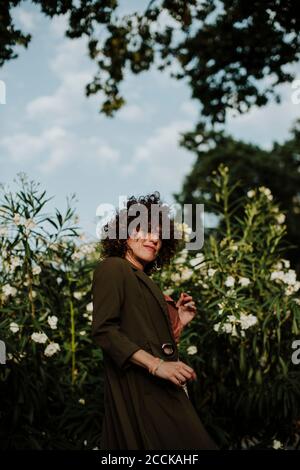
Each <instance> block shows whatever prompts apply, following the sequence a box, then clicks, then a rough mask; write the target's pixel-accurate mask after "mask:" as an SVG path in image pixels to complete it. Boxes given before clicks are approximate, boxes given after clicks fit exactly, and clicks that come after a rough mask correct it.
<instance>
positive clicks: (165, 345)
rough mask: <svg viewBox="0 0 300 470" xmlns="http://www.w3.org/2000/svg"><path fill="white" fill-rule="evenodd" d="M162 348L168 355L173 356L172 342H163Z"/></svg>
mask: <svg viewBox="0 0 300 470" xmlns="http://www.w3.org/2000/svg"><path fill="white" fill-rule="evenodd" d="M161 349H162V350H163V353H164V354H165V355H166V356H172V354H174V346H173V344H172V343H163V344H162V345H161Z"/></svg>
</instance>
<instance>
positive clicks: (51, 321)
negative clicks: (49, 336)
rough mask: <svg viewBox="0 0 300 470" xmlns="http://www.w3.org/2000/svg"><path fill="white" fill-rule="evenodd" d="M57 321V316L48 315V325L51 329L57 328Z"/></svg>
mask: <svg viewBox="0 0 300 470" xmlns="http://www.w3.org/2000/svg"><path fill="white" fill-rule="evenodd" d="M57 321H58V318H57V317H56V316H55V315H52V316H51V315H50V316H49V317H48V323H49V325H50V328H52V330H56V329H57Z"/></svg>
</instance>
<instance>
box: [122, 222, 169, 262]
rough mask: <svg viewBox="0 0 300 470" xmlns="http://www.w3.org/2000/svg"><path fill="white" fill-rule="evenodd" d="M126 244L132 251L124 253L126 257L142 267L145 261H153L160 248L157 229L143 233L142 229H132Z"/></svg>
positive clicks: (160, 242) (160, 243)
mask: <svg viewBox="0 0 300 470" xmlns="http://www.w3.org/2000/svg"><path fill="white" fill-rule="evenodd" d="M127 245H128V246H129V247H130V248H131V249H132V252H133V254H132V253H131V252H128V251H127V253H126V256H125V257H126V258H128V259H130V260H131V261H133V262H135V264H136V265H137V266H138V267H140V268H142V267H144V266H145V265H146V264H147V263H150V262H151V261H153V260H154V259H155V258H156V256H157V255H158V252H159V250H160V248H161V245H162V241H161V238H159V230H158V229H156V230H155V231H152V232H148V233H144V232H143V231H142V229H140V230H139V231H137V230H133V232H132V233H131V235H130V237H129V238H128V240H127Z"/></svg>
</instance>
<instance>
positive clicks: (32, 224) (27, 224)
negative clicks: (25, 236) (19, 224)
mask: <svg viewBox="0 0 300 470" xmlns="http://www.w3.org/2000/svg"><path fill="white" fill-rule="evenodd" d="M23 225H24V227H25V228H26V230H27V231H29V230H31V229H32V228H34V227H36V223H35V222H34V220H33V219H31V218H30V219H26V220H25V222H24V223H23Z"/></svg>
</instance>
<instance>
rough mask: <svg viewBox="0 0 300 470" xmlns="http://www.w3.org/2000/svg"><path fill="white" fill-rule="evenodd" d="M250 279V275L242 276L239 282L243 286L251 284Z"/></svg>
mask: <svg viewBox="0 0 300 470" xmlns="http://www.w3.org/2000/svg"><path fill="white" fill-rule="evenodd" d="M250 282H251V281H250V279H248V277H240V278H239V283H240V284H241V286H248V285H249V284H250Z"/></svg>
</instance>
